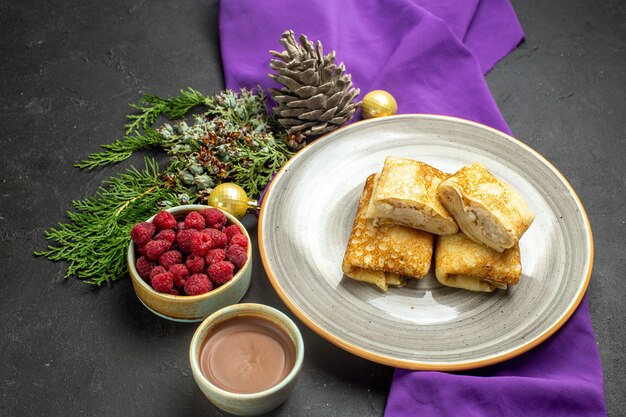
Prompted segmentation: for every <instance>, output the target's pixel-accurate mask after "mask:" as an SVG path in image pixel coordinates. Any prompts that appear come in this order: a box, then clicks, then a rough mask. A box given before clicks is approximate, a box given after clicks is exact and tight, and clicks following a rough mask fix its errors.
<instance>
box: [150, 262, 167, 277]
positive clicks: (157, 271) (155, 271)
mask: <svg viewBox="0 0 626 417" xmlns="http://www.w3.org/2000/svg"><path fill="white" fill-rule="evenodd" d="M166 272H167V269H165V268H163V267H162V266H161V265H157V266H155V267H154V268H153V269H152V271H151V272H150V281H152V278H154V277H155V276H157V275H159V274H164V273H166Z"/></svg>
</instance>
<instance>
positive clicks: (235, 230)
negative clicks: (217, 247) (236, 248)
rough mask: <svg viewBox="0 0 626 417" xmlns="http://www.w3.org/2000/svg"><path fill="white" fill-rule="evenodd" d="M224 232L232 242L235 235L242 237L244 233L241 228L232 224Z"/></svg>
mask: <svg viewBox="0 0 626 417" xmlns="http://www.w3.org/2000/svg"><path fill="white" fill-rule="evenodd" d="M222 231H223V232H224V233H226V237H227V238H228V240H231V239H232V238H233V236H235V235H240V234H242V233H243V232H242V231H241V229H240V228H239V226H237V225H236V224H231V225H230V226H226V227H225V228H224V230H222Z"/></svg>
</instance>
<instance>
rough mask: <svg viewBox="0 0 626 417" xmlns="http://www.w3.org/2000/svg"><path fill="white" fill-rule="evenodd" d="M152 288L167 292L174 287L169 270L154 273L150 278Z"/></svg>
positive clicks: (172, 277)
mask: <svg viewBox="0 0 626 417" xmlns="http://www.w3.org/2000/svg"><path fill="white" fill-rule="evenodd" d="M152 288H154V289H155V290H157V291H158V292H162V293H166V294H169V293H171V292H172V289H173V288H174V276H173V275H172V274H170V273H169V272H164V273H162V274H158V275H155V276H154V277H153V278H152Z"/></svg>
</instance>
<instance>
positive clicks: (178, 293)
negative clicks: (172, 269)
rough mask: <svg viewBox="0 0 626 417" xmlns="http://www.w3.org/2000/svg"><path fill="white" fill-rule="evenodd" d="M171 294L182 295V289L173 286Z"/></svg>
mask: <svg viewBox="0 0 626 417" xmlns="http://www.w3.org/2000/svg"><path fill="white" fill-rule="evenodd" d="M170 294H171V295H180V291H179V290H178V288H172V289H171V290H170Z"/></svg>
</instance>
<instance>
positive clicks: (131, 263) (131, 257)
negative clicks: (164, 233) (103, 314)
mask: <svg viewBox="0 0 626 417" xmlns="http://www.w3.org/2000/svg"><path fill="white" fill-rule="evenodd" d="M207 208H215V209H218V210H219V211H221V212H222V213H224V215H225V216H226V218H227V219H228V220H229V221H230V222H232V223H233V224H236V225H237V226H239V228H240V229H241V231H242V232H243V233H244V234H245V236H246V238H247V239H248V247H247V249H246V253H247V255H248V259H247V260H246V263H245V264H244V266H242V267H241V268H240V269H239V271H237V273H236V274H235V275H234V276H233V278H232V279H231V280H230V281H228V282H227V283H226V284H224V285H221V286H219V287H217V288H215V289H213V290H211V291H208V292H205V293H204V294H198V295H174V294H166V293H162V292H158V291H156V290H155V289H154V288H152V286H150V284H148V283H147V282H146V280H144V279H143V278H142V277H140V276H139V273H137V269H136V268H135V262H136V260H137V256H136V254H135V242H133V241H132V239H130V236H129V239H130V242H129V244H128V250H127V251H126V261H127V263H128V273H129V275H130V277H131V279H132V280H133V281H134V282H137V283H138V285H140V286H141V287H143V288H145V289H146V290H148V291H150V292H151V293H152V294H154V295H155V296H157V297H161V298H163V299H166V300H171V301H174V300H176V301H180V302H185V303H192V302H197V301H203V300H204V299H209V298H211V296H215V295H218V294H220V293H222V292H224V291H227V290H228V288H230V287H232V286H233V285H234V284H235V282H236V281H238V280H239V278H240V277H241V276H242V275H243V273H244V272H245V271H246V270H247V269H248V268H249V267H250V262H251V260H252V242H251V240H250V235H249V234H248V231H247V230H246V228H245V226H244V225H243V224H242V223H241V222H240V221H239V219H237V218H236V217H235V216H233V215H232V214H230V213H228V212H226V211H224V210H222V209H221V208H219V207H213V206H207V205H204V204H184V205H179V206H174V207H170V208H167V209H164V210H161V211H167V212H168V213H171V214H172V215H173V216H175V217H176V215H177V214H180V213H183V212H189V213H190V212H192V211H200V210H204V209H207ZM157 214H158V213H155V214H154V215H153V216H152V217H150V218H149V219H147V220H144V221H146V222H150V221H152V220H153V219H154V217H155V216H156V215H157Z"/></svg>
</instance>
